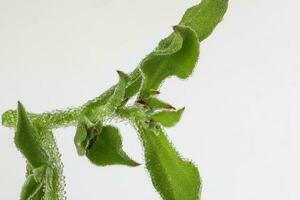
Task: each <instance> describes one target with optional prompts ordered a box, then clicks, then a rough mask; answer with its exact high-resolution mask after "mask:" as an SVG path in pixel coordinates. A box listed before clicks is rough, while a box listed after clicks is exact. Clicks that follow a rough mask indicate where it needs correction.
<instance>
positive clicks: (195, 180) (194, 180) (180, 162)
mask: <svg viewBox="0 0 300 200" xmlns="http://www.w3.org/2000/svg"><path fill="white" fill-rule="evenodd" d="M139 124H141V123H139ZM138 126H139V132H140V135H141V139H142V142H143V146H144V151H145V153H144V154H145V160H146V168H147V170H148V171H149V174H150V176H151V179H152V183H153V185H154V187H155V188H156V190H157V191H158V192H159V193H160V195H161V197H162V198H163V199H164V200H198V199H200V190H201V180H200V175H199V172H198V169H197V167H196V166H195V165H194V164H193V163H192V162H190V161H186V160H184V159H182V157H181V156H180V155H179V154H178V153H177V152H176V150H175V149H174V147H173V146H172V144H171V143H170V142H169V140H168V138H167V136H166V135H165V134H164V132H163V131H162V130H161V129H160V128H159V129H158V130H157V131H156V132H154V131H153V130H150V129H147V128H145V127H141V125H138Z"/></svg>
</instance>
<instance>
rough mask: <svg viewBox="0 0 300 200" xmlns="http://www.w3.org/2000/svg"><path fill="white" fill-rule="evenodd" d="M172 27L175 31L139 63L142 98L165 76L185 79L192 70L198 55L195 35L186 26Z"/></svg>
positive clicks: (156, 86)
mask: <svg viewBox="0 0 300 200" xmlns="http://www.w3.org/2000/svg"><path fill="white" fill-rule="evenodd" d="M174 29H175V32H174V33H173V34H172V35H171V36H169V37H168V38H167V39H165V40H162V42H161V43H160V44H159V46H158V47H157V48H156V49H155V50H154V51H153V52H152V53H151V54H149V55H148V56H147V57H146V58H145V59H144V60H143V61H142V63H141V64H140V69H141V70H142V73H143V75H144V82H143V87H142V90H141V94H140V96H141V98H142V99H143V98H145V97H148V96H149V92H150V91H151V90H156V89H157V88H158V87H159V86H160V84H161V83H162V81H163V80H164V79H166V78H167V77H169V76H177V77H178V78H181V79H185V78H187V77H188V76H189V75H190V74H191V73H192V72H193V69H194V67H195V65H196V62H197V60H198V55H199V43H198V39H197V35H196V33H195V32H194V31H193V30H192V29H190V28H188V27H184V26H176V27H175V28H174ZM178 38H181V39H180V40H179V39H178Z"/></svg>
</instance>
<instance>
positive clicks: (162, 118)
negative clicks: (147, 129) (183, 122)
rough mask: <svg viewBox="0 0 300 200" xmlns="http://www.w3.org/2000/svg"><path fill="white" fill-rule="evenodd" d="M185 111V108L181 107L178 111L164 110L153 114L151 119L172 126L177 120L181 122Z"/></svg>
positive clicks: (165, 125)
mask: <svg viewBox="0 0 300 200" xmlns="http://www.w3.org/2000/svg"><path fill="white" fill-rule="evenodd" d="M183 111H184V108H182V109H179V110H177V111H170V110H163V111H159V112H156V113H154V114H153V115H151V119H153V120H154V121H156V122H159V123H160V124H161V125H163V126H164V127H172V126H174V125H175V124H176V123H177V122H179V120H180V118H181V115H182V113H183Z"/></svg>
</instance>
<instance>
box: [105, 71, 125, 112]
mask: <svg viewBox="0 0 300 200" xmlns="http://www.w3.org/2000/svg"><path fill="white" fill-rule="evenodd" d="M117 72H118V74H119V79H120V80H119V83H118V84H117V86H116V88H115V90H114V93H113V95H112V96H111V97H110V98H109V100H108V102H107V103H106V109H107V111H108V112H114V111H115V110H116V108H117V107H118V106H119V105H120V104H121V103H122V102H123V100H124V96H125V91H126V83H127V78H128V77H127V75H126V74H125V73H124V72H121V71H117Z"/></svg>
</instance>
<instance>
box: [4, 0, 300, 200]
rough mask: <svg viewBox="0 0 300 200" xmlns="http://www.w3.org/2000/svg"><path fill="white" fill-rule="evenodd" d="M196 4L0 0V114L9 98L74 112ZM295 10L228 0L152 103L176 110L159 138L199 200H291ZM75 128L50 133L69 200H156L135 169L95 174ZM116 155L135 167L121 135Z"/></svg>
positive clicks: (295, 198)
mask: <svg viewBox="0 0 300 200" xmlns="http://www.w3.org/2000/svg"><path fill="white" fill-rule="evenodd" d="M197 2H198V1H196V0H152V1H149V0H72V1H71V0H68V1H67V0H56V1H54V0H51V1H49V0H43V1H40V0H26V1H22V0H9V1H7V0H0V113H3V112H4V111H5V110H7V109H10V108H15V107H16V102H17V100H21V101H22V102H23V104H24V105H25V106H26V108H27V110H29V111H32V112H43V111H47V110H52V109H55V108H64V107H66V106H78V105H81V104H82V103H84V102H85V101H87V100H88V99H91V98H93V97H95V96H97V95H98V94H100V93H101V92H103V91H104V90H105V89H107V88H108V87H109V86H111V85H112V84H114V83H115V82H116V81H117V79H118V78H117V74H116V72H115V70H117V69H119V70H123V71H125V72H130V71H131V70H132V69H134V67H135V66H137V64H138V62H139V61H140V60H141V59H142V58H143V56H144V55H146V54H147V53H148V52H150V51H151V50H152V49H153V48H154V47H155V46H156V44H157V43H158V41H159V40H160V39H162V38H163V37H165V36H167V35H168V34H169V33H170V32H171V31H172V30H171V26H172V25H174V24H176V23H177V22H178V21H179V19H180V17H181V15H182V14H183V12H184V10H185V9H186V8H187V7H189V6H191V5H193V4H195V3H197ZM299 6H300V3H299V2H298V1H295V0H286V1H279V0H231V2H230V6H229V9H228V13H227V15H226V16H225V19H224V21H223V22H222V23H221V24H220V26H218V28H217V29H216V31H215V32H214V34H213V35H211V37H209V39H207V40H205V41H204V42H203V43H202V45H201V55H200V61H199V64H198V67H197V69H196V71H195V73H194V74H193V76H192V77H191V78H190V79H189V80H188V81H179V80H177V79H175V78H172V79H169V80H168V81H167V82H166V84H165V85H164V87H163V88H162V89H161V92H162V95H161V96H162V98H163V99H165V100H168V101H169V102H171V103H173V105H175V106H177V107H182V106H186V112H185V114H184V117H183V119H182V121H181V123H180V124H179V125H177V126H176V127H175V128H172V129H170V130H168V134H169V136H170V138H171V139H172V142H173V143H174V145H175V146H176V147H177V148H178V150H179V151H180V152H181V153H182V155H184V157H187V158H190V159H193V160H194V161H195V163H197V165H198V166H199V169H200V173H201V176H202V179H203V195H202V199H203V200H221V199H222V200H266V199H272V200H299V199H300V191H299V186H300V142H299V139H300V136H299V133H300V123H299V122H300V68H299V64H300V57H299V52H300V39H299V35H300V28H299V21H300V14H299V13H300V12H299ZM74 132H75V129H74V128H66V129H59V130H56V131H55V135H56V138H57V142H58V145H59V148H60V150H61V152H62V160H63V162H64V165H65V167H64V171H65V176H66V183H67V185H66V190H67V197H68V199H70V200H82V199H86V200H96V199H108V200H119V199H128V200H129V199H130V200H131V199H133V200H140V199H146V200H159V199H160V197H159V195H158V194H157V193H156V192H155V190H154V189H153V187H152V185H151V181H150V179H149V177H148V175H147V173H146V172H145V170H144V167H143V166H141V167H137V168H127V167H123V166H113V167H106V168H101V167H96V166H93V165H91V164H90V163H89V162H88V160H87V159H85V158H81V157H80V158H79V157H78V156H77V155H76V151H75V147H74V145H73V136H74ZM122 135H123V138H124V145H125V149H126V151H127V152H128V154H129V155H130V156H132V157H133V158H134V159H136V160H138V161H139V162H143V155H142V149H141V146H140V144H139V141H138V139H137V136H136V133H135V132H134V131H133V129H132V128H130V127H128V126H124V125H122ZM13 136H14V134H13V130H10V129H7V128H4V127H2V126H0V199H3V200H16V199H18V195H19V192H20V188H21V185H22V184H23V182H24V171H25V162H24V159H23V158H22V156H21V154H20V153H19V152H18V151H17V150H16V148H15V146H14V144H13Z"/></svg>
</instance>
